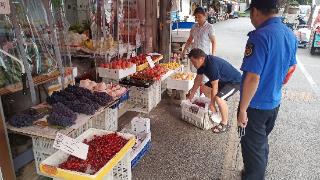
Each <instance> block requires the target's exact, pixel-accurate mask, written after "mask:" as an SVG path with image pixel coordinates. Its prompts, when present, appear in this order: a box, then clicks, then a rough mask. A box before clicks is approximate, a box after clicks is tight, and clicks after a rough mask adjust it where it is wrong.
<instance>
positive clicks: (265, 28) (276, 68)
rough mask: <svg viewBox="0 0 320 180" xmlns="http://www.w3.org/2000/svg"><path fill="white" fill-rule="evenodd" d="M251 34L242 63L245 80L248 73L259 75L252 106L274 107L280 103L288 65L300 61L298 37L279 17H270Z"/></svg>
mask: <svg viewBox="0 0 320 180" xmlns="http://www.w3.org/2000/svg"><path fill="white" fill-rule="evenodd" d="M248 36H249V39H248V42H247V45H246V50H245V56H244V58H243V63H242V66H241V70H242V71H243V75H242V80H244V79H245V77H246V73H247V72H251V73H255V74H257V75H260V82H259V86H258V89H257V91H256V93H255V95H254V97H253V98H252V100H251V102H250V105H249V107H251V108H255V109H261V110H271V109H274V108H276V107H278V106H279V104H280V101H281V88H282V85H283V81H284V79H285V77H286V74H287V72H288V70H289V68H290V67H291V66H293V65H295V64H296V63H297V61H296V52H297V40H296V37H295V35H294V34H293V32H292V31H291V30H290V29H289V28H287V27H286V26H285V25H284V24H283V23H282V22H281V20H280V18H278V17H274V18H271V19H269V20H267V21H266V22H265V23H263V24H262V25H261V26H260V27H259V28H257V29H256V30H255V31H252V32H250V33H249V34H248ZM241 94H242V83H241Z"/></svg>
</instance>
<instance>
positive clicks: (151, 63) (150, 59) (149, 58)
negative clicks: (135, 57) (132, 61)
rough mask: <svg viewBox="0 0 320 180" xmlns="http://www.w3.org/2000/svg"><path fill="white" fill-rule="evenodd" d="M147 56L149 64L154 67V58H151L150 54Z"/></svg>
mask: <svg viewBox="0 0 320 180" xmlns="http://www.w3.org/2000/svg"><path fill="white" fill-rule="evenodd" d="M146 58H147V61H148V64H149V66H150V67H151V68H153V67H154V62H153V60H152V58H151V57H150V56H147V57H146Z"/></svg>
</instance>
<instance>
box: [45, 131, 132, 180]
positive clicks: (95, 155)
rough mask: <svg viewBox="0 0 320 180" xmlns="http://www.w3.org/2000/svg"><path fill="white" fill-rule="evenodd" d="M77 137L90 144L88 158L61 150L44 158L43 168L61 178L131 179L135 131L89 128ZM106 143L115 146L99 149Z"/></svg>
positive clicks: (49, 174) (50, 175)
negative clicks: (131, 155) (123, 131)
mask: <svg viewBox="0 0 320 180" xmlns="http://www.w3.org/2000/svg"><path fill="white" fill-rule="evenodd" d="M76 140H78V141H81V142H84V143H86V144H88V145H89V151H88V156H87V159H86V160H81V159H78V158H76V157H74V156H70V155H68V154H66V153H64V152H62V151H57V152H56V153H54V154H52V155H51V156H50V157H48V158H46V159H45V160H44V161H42V162H41V164H40V170H41V172H42V173H43V174H45V175H46V176H49V177H55V178H61V179H96V180H98V179H108V180H109V179H111V180H112V179H128V180H130V179H131V161H130V152H131V148H132V147H133V146H134V144H135V139H134V136H133V135H130V134H124V133H114V132H110V131H106V130H99V129H88V130H87V131H85V132H84V133H83V134H81V135H80V136H79V137H77V138H76ZM97 142H100V143H97ZM106 144H108V147H110V146H112V149H111V148H110V149H108V148H103V149H104V151H101V150H99V149H101V148H102V147H104V146H105V145H106ZM76 164H78V165H76Z"/></svg>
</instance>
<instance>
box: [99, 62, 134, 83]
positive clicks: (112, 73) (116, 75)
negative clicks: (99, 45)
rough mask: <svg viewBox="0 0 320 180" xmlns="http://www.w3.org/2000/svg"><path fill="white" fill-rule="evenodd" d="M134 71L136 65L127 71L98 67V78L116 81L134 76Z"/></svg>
mask: <svg viewBox="0 0 320 180" xmlns="http://www.w3.org/2000/svg"><path fill="white" fill-rule="evenodd" d="M136 69H137V67H136V64H134V65H133V66H132V67H131V68H127V69H106V68H102V67H98V73H99V76H100V77H103V78H109V79H115V80H118V79H122V78H124V77H127V76H129V75H132V74H134V73H135V72H136Z"/></svg>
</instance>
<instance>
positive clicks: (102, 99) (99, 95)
mask: <svg viewBox="0 0 320 180" xmlns="http://www.w3.org/2000/svg"><path fill="white" fill-rule="evenodd" d="M93 94H94V99H91V100H93V101H95V102H97V103H98V104H99V105H100V106H106V105H108V104H109V103H110V102H111V101H112V97H111V96H109V95H108V94H107V93H104V92H94V93H93Z"/></svg>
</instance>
